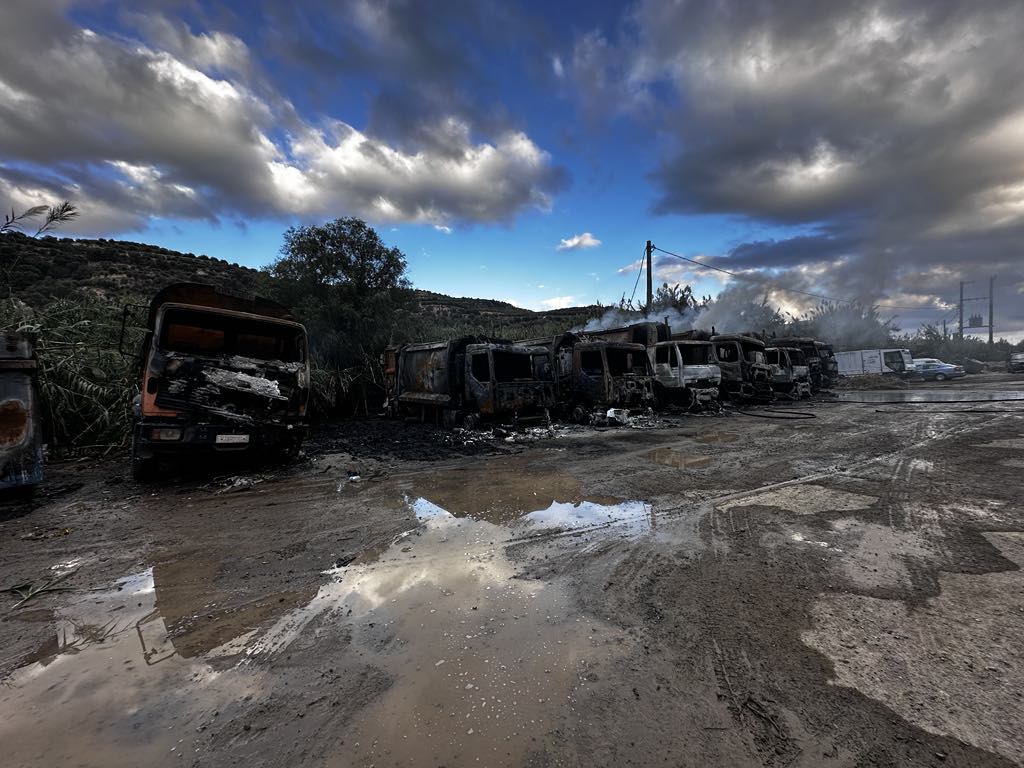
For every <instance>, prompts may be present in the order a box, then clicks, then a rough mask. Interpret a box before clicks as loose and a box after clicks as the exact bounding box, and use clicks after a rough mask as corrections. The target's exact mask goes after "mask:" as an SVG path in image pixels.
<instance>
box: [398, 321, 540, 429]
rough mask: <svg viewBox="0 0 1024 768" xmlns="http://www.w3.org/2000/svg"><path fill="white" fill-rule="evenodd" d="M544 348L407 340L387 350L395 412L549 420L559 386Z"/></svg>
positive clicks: (442, 418)
mask: <svg viewBox="0 0 1024 768" xmlns="http://www.w3.org/2000/svg"><path fill="white" fill-rule="evenodd" d="M546 357H547V352H546V351H545V350H543V349H537V348H533V347H530V346H527V345H524V344H513V343H511V342H505V341H496V340H489V339H485V338H481V337H476V336H467V337H463V338H460V339H452V340H449V341H437V342H425V343H417V344H405V345H403V346H401V347H389V348H388V349H387V350H385V352H384V359H383V363H384V375H385V381H386V383H387V390H388V402H387V408H388V411H389V412H390V413H391V414H392V415H398V414H399V413H405V414H406V415H415V416H418V417H419V418H420V420H422V421H434V422H437V423H444V424H446V425H448V426H454V425H456V424H458V423H460V422H462V423H465V424H466V425H467V426H474V425H475V423H476V421H478V420H479V419H487V420H498V421H500V420H503V419H506V418H510V419H511V420H512V421H513V422H518V421H527V420H541V419H542V420H545V421H546V420H548V419H549V418H550V413H549V409H550V408H551V407H553V406H554V404H555V386H554V382H553V381H551V378H550V375H548V376H546V377H545V372H546V370H547V369H546V368H545V366H544V365H543V364H541V363H540V362H539V361H538V358H545V359H546Z"/></svg>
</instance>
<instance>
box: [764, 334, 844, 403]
mask: <svg viewBox="0 0 1024 768" xmlns="http://www.w3.org/2000/svg"><path fill="white" fill-rule="evenodd" d="M769 341H770V343H771V344H773V345H774V346H776V347H791V348H793V347H795V348H796V349H799V350H800V351H801V352H803V353H804V356H805V357H806V358H807V368H808V370H809V372H810V381H811V392H812V393H814V392H818V391H819V390H820V389H821V388H822V386H824V385H825V383H826V378H825V373H824V370H825V364H824V361H823V360H822V353H821V351H820V350H819V347H818V345H819V344H821V342H817V341H815V340H814V339H812V338H811V337H809V336H781V337H777V338H773V339H770V340H769ZM822 346H825V345H822ZM832 361H833V362H834V361H835V357H834V356H832ZM835 371H836V374H835V375H836V378H838V376H839V369H838V367H837V368H836V369H835Z"/></svg>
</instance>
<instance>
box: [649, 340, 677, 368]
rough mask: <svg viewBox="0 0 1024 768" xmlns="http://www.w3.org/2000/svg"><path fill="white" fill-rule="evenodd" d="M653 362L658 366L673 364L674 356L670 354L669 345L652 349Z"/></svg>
mask: <svg viewBox="0 0 1024 768" xmlns="http://www.w3.org/2000/svg"><path fill="white" fill-rule="evenodd" d="M654 362H655V363H657V364H658V365H669V364H670V362H675V355H673V354H672V349H671V348H670V347H669V345H667V344H663V345H660V346H657V347H655V348H654Z"/></svg>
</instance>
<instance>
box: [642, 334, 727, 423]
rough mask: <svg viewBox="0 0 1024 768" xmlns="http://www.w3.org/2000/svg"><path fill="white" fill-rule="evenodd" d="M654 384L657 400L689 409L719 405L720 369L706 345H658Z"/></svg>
mask: <svg viewBox="0 0 1024 768" xmlns="http://www.w3.org/2000/svg"><path fill="white" fill-rule="evenodd" d="M653 353H654V384H655V390H656V394H658V395H659V399H660V400H662V401H664V402H668V403H674V404H677V405H683V406H686V407H689V408H694V407H699V406H707V405H713V404H715V403H717V402H718V389H719V386H720V385H721V383H722V369H721V368H719V367H718V362H717V361H716V360H715V355H714V351H713V350H712V348H711V342H709V341H697V340H690V339H686V340H679V341H661V342H658V343H657V344H655V345H654V348H653Z"/></svg>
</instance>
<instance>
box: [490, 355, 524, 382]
mask: <svg viewBox="0 0 1024 768" xmlns="http://www.w3.org/2000/svg"><path fill="white" fill-rule="evenodd" d="M491 355H492V357H493V359H494V380H495V381H496V382H498V383H499V384H508V383H510V382H513V381H533V379H534V371H533V358H532V356H531V354H530V353H529V352H527V351H525V350H524V351H522V352H517V351H513V350H511V349H495V350H494V351H493V352H491Z"/></svg>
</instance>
